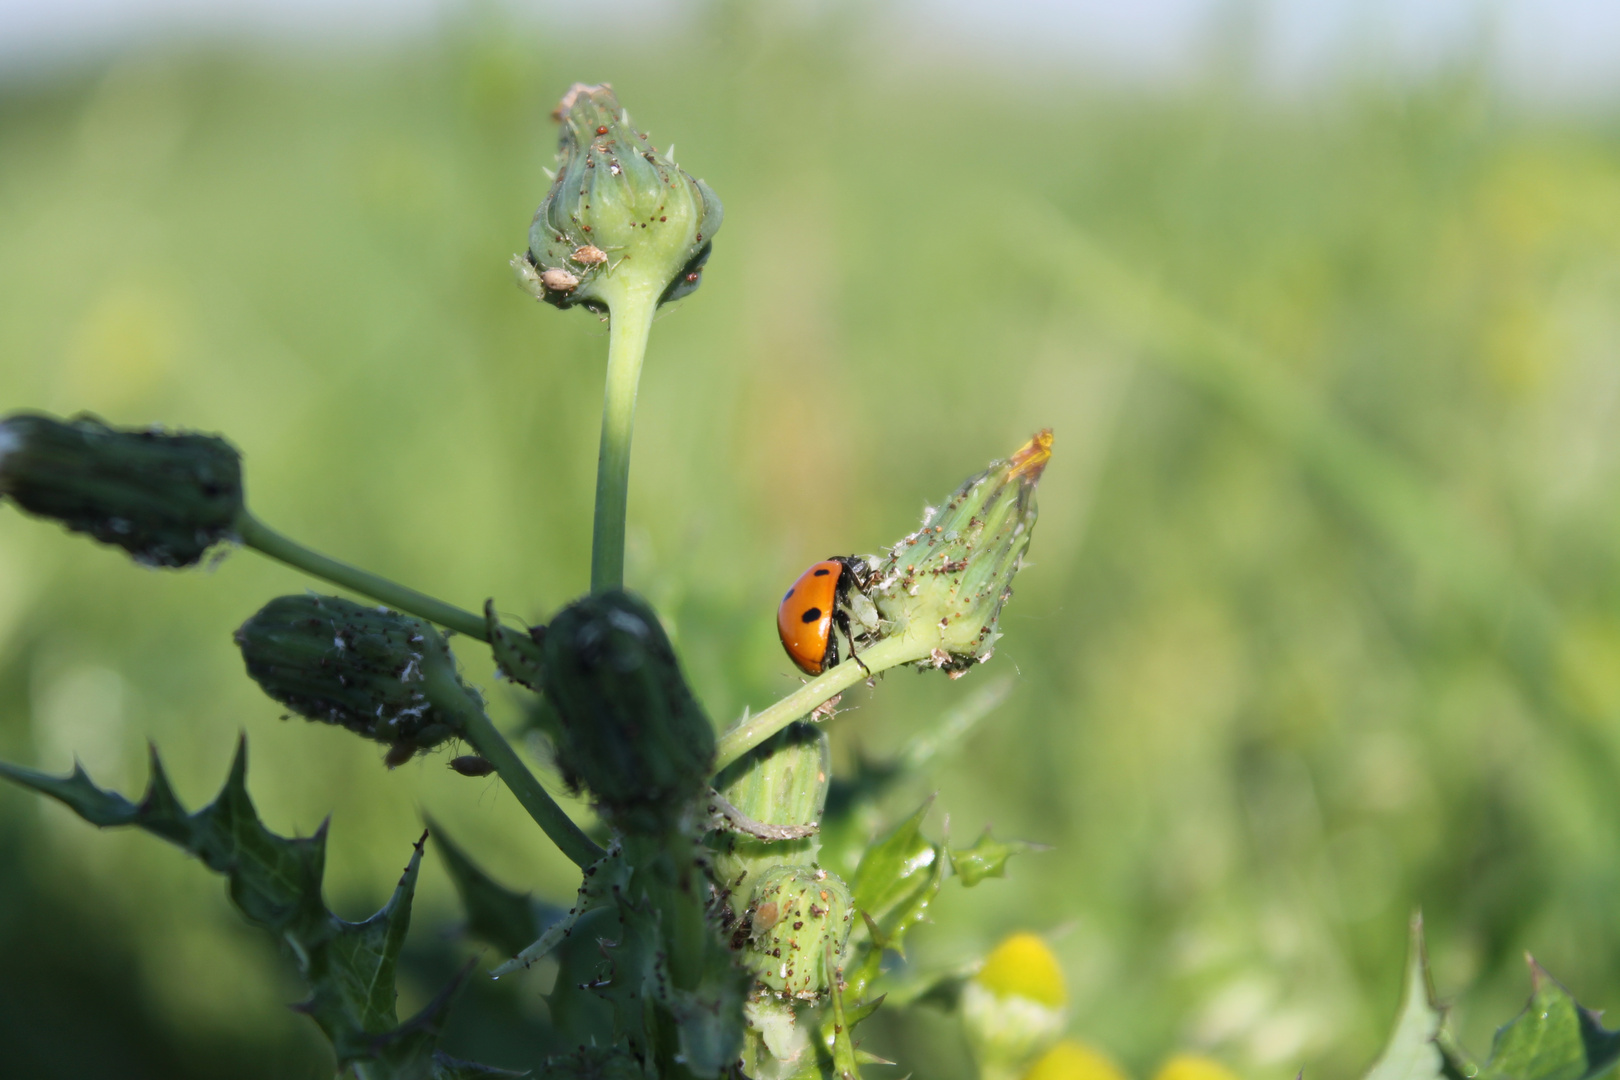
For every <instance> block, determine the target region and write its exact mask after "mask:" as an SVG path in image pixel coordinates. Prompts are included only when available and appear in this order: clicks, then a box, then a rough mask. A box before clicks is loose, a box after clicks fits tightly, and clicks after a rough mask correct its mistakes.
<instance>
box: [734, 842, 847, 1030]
mask: <svg viewBox="0 0 1620 1080" xmlns="http://www.w3.org/2000/svg"><path fill="white" fill-rule="evenodd" d="M854 918H855V909H854V908H853V907H852V906H851V905H850V902H849V887H848V886H847V885H845V884H844V882H843V879H841V878H840V877H839V876H838V875H837V874H833V873H829V872H828V871H826V870H817V869H815V868H814V867H809V866H777V867H773V868H771V869H769V870H767V871H765V872H764V873H763V874H761V875H760V878H759V883H758V884H757V885H755V886H754V892H753V896H752V897H750V899H749V902H748V912H747V914H746V915H745V916H744V918H743V921H742V924H741V925H740V926H739V927H738V928H737V930H736V931H735V933H734V934H733V935H732V941H733V944H734V945H739V946H740V947H741V949H742V953H741V958H742V961H743V963H744V964H745V965H747V966H748V968H749V969H750V970H752V971H753V972H754V975H755V978H756V979H757V980H758V982H759V985H761V986H763V987H764V988H765V989H767V990H768V991H770V992H772V993H774V994H775V995H776V996H777V997H781V998H797V999H799V1000H801V1001H816V1000H819V999H820V998H821V996H822V995H823V994H825V993H826V992H827V991H828V990H830V989H831V988H832V985H833V979H834V978H835V977H836V976H837V967H838V964H839V963H840V962H841V960H842V958H843V955H844V946H845V944H846V943H847V942H848V941H849V929H850V924H851V923H852V922H853V920H854ZM829 958H830V959H831V961H832V965H833V966H832V968H831V969H829V968H828V966H827V964H828V960H829Z"/></svg>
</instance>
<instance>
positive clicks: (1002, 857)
mask: <svg viewBox="0 0 1620 1080" xmlns="http://www.w3.org/2000/svg"><path fill="white" fill-rule="evenodd" d="M946 850H947V852H948V854H949V855H950V859H951V869H952V870H953V871H955V873H956V876H957V877H959V878H961V879H962V885H963V887H965V888H969V889H971V888H972V887H973V886H975V885H977V884H978V883H979V882H981V881H983V880H984V879H985V878H991V877H1006V876H1007V860H1008V859H1010V858H1012V857H1013V856H1014V855H1022V854H1024V853H1025V852H1028V851H1041V850H1043V849H1042V847H1041V845H1039V844H1031V843H1027V842H1025V841H1023V840H1009V841H1000V840H995V839H992V838H991V836H990V830H989V829H985V830H984V832H983V833H982V834H981V835H980V836H979V839H978V841H977V842H976V843H975V844H974V845H973V846H972V847H970V848H961V849H958V850H951V849H946Z"/></svg>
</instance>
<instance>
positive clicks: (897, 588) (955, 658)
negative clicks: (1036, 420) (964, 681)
mask: <svg viewBox="0 0 1620 1080" xmlns="http://www.w3.org/2000/svg"><path fill="white" fill-rule="evenodd" d="M1051 456H1052V432H1051V431H1050V430H1049V429H1048V430H1044V431H1040V432H1037V433H1036V434H1035V436H1034V437H1033V438H1032V439H1030V440H1029V442H1027V443H1025V444H1024V445H1023V446H1022V447H1020V448H1019V450H1018V451H1017V452H1016V453H1015V454H1013V456H1012V457H1010V458H1008V459H1007V460H1005V461H997V462H993V463H992V464H991V465H990V467H989V468H988V469H986V470H985V471H984V472H982V473H979V474H978V475H977V476H974V477H972V478H970V479H969V480H968V481H967V482H966V483H964V484H963V485H962V486H961V487H959V488H957V490H956V491H955V492H954V493H953V494H952V495H951V497H950V498H948V499H947V500H945V502H944V504H943V505H941V506H939V507H937V508H930V509H929V511H928V513H927V514H926V515H925V516H924V517H923V523H922V527H921V528H919V529H917V531H916V532H913V533H911V534H910V535H909V536H906V537H904V538H903V539H901V540H900V542H899V543H897V544H895V545H894V547H892V548H891V549H890V550H889V552H888V554H887V555H885V556H883V557H881V558H880V559H878V560H877V564H876V567H875V569H874V571H873V573H872V575H871V578H870V580H871V582H872V584H871V585H870V586H869V587H868V590H867V591H868V593H869V595H870V597H871V599H872V601H873V603H874V604H875V605H876V607H877V610H878V614H879V616H880V617H881V619H882V622H883V626H884V628H885V629H884V632H883V636H885V637H888V636H891V635H896V634H904V635H906V636H908V637H911V638H913V639H914V640H916V641H918V642H919V643H920V644H926V645H928V646H929V656H928V657H927V659H924V660H921V661H919V662H918V666H920V667H933V668H940V669H942V670H944V671H947V672H949V673H950V674H952V675H953V676H954V675H959V674H961V673H962V672H964V671H966V670H967V669H968V668H970V667H972V666H973V665H974V664H975V663H980V662H982V661H985V660H988V659H989V658H990V654H991V652H992V651H993V650H994V647H995V642H996V638H997V637H998V636H999V634H998V632H997V629H996V623H997V620H998V619H999V618H1000V616H1001V608H1002V605H1004V604H1005V603H1006V602H1007V600H1008V599H1009V598H1010V597H1011V596H1012V579H1013V575H1015V574H1017V573H1018V570H1019V568H1020V567H1021V566H1022V565H1023V561H1024V553H1025V552H1026V551H1027V550H1029V540H1030V534H1031V532H1032V531H1033V530H1034V528H1035V518H1036V508H1035V486H1036V485H1037V484H1038V483H1039V482H1040V479H1041V472H1042V471H1043V470H1044V469H1045V468H1046V462H1047V459H1049V458H1050V457H1051Z"/></svg>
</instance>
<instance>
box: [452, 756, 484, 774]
mask: <svg viewBox="0 0 1620 1080" xmlns="http://www.w3.org/2000/svg"><path fill="white" fill-rule="evenodd" d="M450 767H451V768H452V769H454V770H455V771H456V772H458V773H460V774H461V775H462V776H488V775H489V774H490V773H492V772H494V771H495V763H494V762H493V761H491V760H489V758H486V757H479V756H478V755H477V754H463V755H462V756H461V757H453V758H451V759H450Z"/></svg>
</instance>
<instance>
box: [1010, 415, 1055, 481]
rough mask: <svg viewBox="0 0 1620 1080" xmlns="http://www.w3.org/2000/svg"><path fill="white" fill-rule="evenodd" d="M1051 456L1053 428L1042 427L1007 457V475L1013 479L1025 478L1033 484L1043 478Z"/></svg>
mask: <svg viewBox="0 0 1620 1080" xmlns="http://www.w3.org/2000/svg"><path fill="white" fill-rule="evenodd" d="M1051 458H1052V429H1051V428H1042V429H1041V430H1039V431H1037V432H1036V433H1035V434H1034V436H1033V437H1032V438H1031V439H1030V440H1029V442H1027V443H1025V444H1024V445H1023V446H1020V447H1019V448H1018V450H1017V452H1016V453H1014V454H1013V456H1012V457H1011V458H1009V459H1007V465H1008V466H1009V468H1008V470H1007V475H1008V476H1009V477H1010V478H1012V479H1024V480H1027V481H1029V483H1031V484H1033V483H1035V482H1036V481H1037V480H1039V479H1040V478H1041V473H1042V472H1044V471H1045V470H1046V463H1047V462H1048V461H1049V460H1051Z"/></svg>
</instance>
